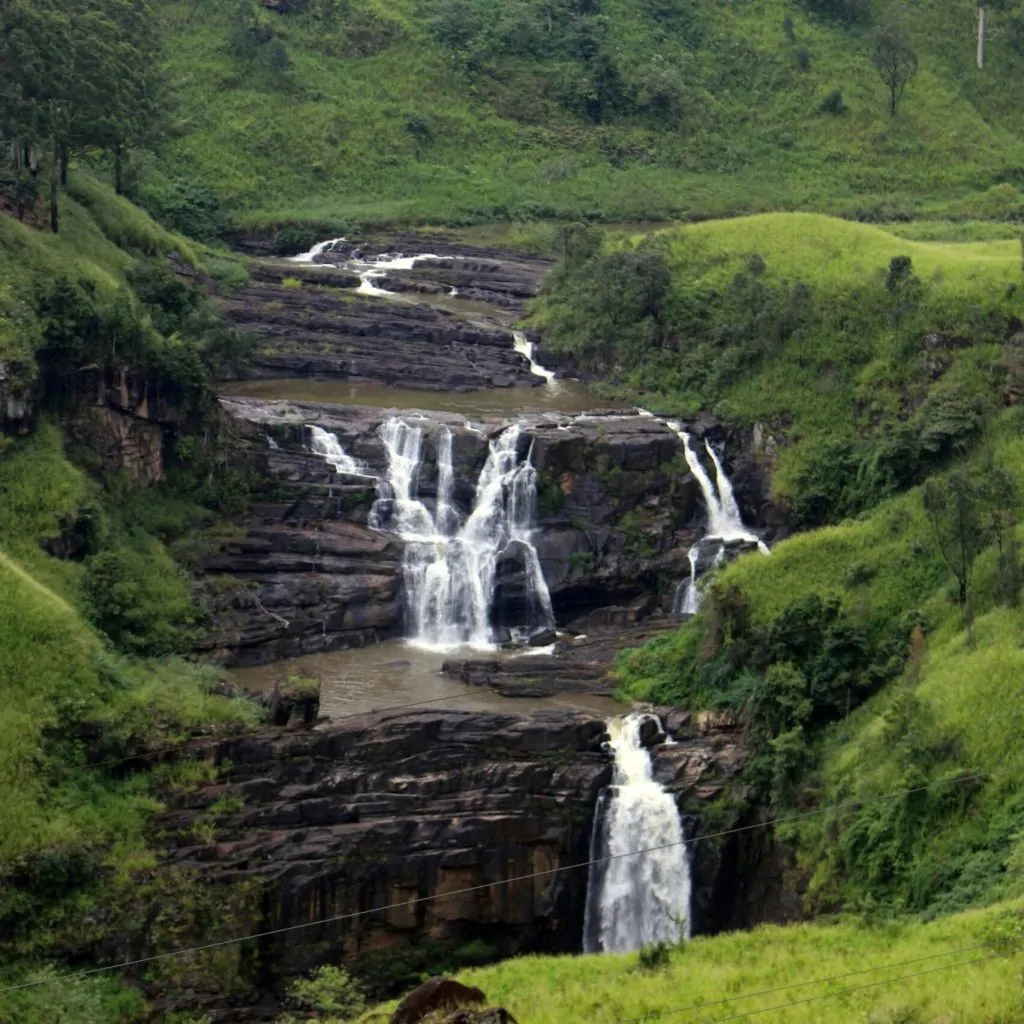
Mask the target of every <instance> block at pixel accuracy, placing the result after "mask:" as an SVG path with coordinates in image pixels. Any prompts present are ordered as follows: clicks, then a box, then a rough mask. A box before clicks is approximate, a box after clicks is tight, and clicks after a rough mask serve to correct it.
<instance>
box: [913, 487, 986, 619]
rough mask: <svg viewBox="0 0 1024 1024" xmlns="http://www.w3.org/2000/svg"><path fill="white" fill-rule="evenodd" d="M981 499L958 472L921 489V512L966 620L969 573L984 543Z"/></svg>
mask: <svg viewBox="0 0 1024 1024" xmlns="http://www.w3.org/2000/svg"><path fill="white" fill-rule="evenodd" d="M983 499H984V494H983V490H982V488H981V487H979V486H978V484H977V482H976V481H974V480H973V479H972V478H971V477H969V476H968V475H967V474H966V473H962V472H955V473H951V474H950V475H949V476H948V477H947V478H946V479H945V481H941V480H929V481H928V482H927V483H926V484H925V486H924V495H923V501H924V510H925V512H926V513H927V514H928V519H929V522H930V523H931V526H932V532H933V534H934V536H935V542H936V545H937V546H938V549H939V554H940V555H941V556H942V560H943V561H944V562H945V563H946V565H947V566H948V568H949V571H950V572H951V573H952V574H953V577H954V578H955V579H956V583H957V603H958V604H959V605H960V607H961V608H963V609H964V610H965V613H968V616H969V611H968V601H969V598H970V584H971V571H972V569H973V567H974V559H975V558H976V557H977V555H978V552H980V551H981V549H982V548H983V547H984V546H985V539H986V538H985V527H984V523H983V519H982V503H983Z"/></svg>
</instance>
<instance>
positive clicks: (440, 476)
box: [370, 417, 554, 649]
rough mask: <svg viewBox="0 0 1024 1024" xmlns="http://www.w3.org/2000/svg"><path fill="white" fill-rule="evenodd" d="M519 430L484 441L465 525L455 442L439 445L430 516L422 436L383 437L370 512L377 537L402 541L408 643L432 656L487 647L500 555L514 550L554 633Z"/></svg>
mask: <svg viewBox="0 0 1024 1024" xmlns="http://www.w3.org/2000/svg"><path fill="white" fill-rule="evenodd" d="M520 433H521V431H520V428H519V426H518V425H513V426H511V427H508V428H507V429H505V430H504V431H503V432H502V433H501V434H500V435H499V436H498V437H496V438H494V439H493V440H492V441H491V442H490V449H489V451H488V455H487V461H486V462H485V463H484V467H483V469H482V470H481V472H480V478H479V480H478V481H477V486H476V497H475V499H474V502H473V510H472V512H471V513H470V515H469V517H468V518H467V519H466V520H465V522H462V521H461V517H460V515H459V511H458V509H457V508H456V507H455V505H454V504H453V501H452V490H453V487H454V469H453V466H452V435H451V431H450V430H449V428H448V427H442V428H441V429H440V430H439V432H438V439H437V500H436V502H435V503H434V510H433V512H431V510H430V509H429V508H428V507H427V505H426V504H424V502H422V501H421V500H420V499H419V498H418V497H417V491H418V476H419V469H420V461H421V457H422V447H423V430H422V428H421V427H418V426H411V425H410V424H408V423H406V422H405V421H404V420H402V419H399V418H397V417H396V418H393V419H390V420H388V421H387V422H386V423H384V424H383V425H382V427H381V429H380V437H381V440H382V441H383V442H384V448H385V451H386V452H387V458H388V472H387V475H386V476H385V477H382V478H381V480H380V482H379V484H378V499H377V501H376V502H375V503H374V506H373V509H372V510H371V512H370V525H371V527H373V528H374V529H378V530H388V531H390V532H393V533H396V534H397V535H398V536H399V537H401V538H402V540H404V541H405V554H404V556H403V563H402V577H403V581H404V586H405V601H406V608H407V613H408V622H407V626H406V634H407V638H408V639H409V640H410V641H412V642H413V643H415V644H418V645H420V646H423V647H429V648H435V649H451V648H455V647H458V646H461V645H468V646H471V647H478V648H483V649H488V648H490V647H492V646H493V631H492V629H491V606H492V603H493V600H494V591H495V585H496V581H497V572H498V564H499V561H500V560H501V558H502V556H504V555H505V554H506V553H508V552H509V551H510V549H513V548H514V549H515V553H516V554H517V555H518V556H519V557H520V559H521V561H522V563H523V572H524V575H525V581H526V588H527V590H528V592H529V594H530V598H531V604H532V605H534V606H535V609H536V619H537V621H536V622H527V623H523V625H524V626H531V625H537V626H541V627H550V626H553V625H554V611H553V609H552V606H551V596H550V594H549V593H548V587H547V583H546V581H545V579H544V573H543V571H542V570H541V565H540V558H539V556H538V555H537V549H536V547H535V546H534V542H533V529H534V520H535V518H536V497H537V473H536V470H535V469H534V468H533V465H532V462H531V457H530V454H527V456H526V458H525V459H523V458H520V456H519V452H518V449H519V436H520Z"/></svg>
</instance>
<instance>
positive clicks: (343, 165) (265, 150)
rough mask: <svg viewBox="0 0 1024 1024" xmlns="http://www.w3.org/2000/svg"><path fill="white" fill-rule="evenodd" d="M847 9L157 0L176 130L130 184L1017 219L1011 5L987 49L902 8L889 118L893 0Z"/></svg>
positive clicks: (241, 206) (180, 199)
mask: <svg viewBox="0 0 1024 1024" xmlns="http://www.w3.org/2000/svg"><path fill="white" fill-rule="evenodd" d="M284 6H285V5H282V7H284ZM832 6H838V5H832ZM858 6H859V7H862V8H863V9H864V17H863V18H862V19H860V20H858V21H857V22H856V23H854V24H852V25H847V24H845V23H844V22H843V21H842V20H840V19H838V18H836V17H831V16H829V15H827V14H820V13H817V12H818V11H819V10H821V9H827V8H828V7H829V4H827V3H810V2H808V3H800V2H798V0H777V2H772V3H762V2H759V0H758V2H755V0H735V2H733V3H730V4H722V3H719V2H717V0H698V2H695V3H691V2H685V3H684V2H682V0H643V2H626V0H521V2H518V3H514V4H513V3H509V4H502V5H494V4H490V3H486V2H485V0H403V2H402V3H398V4H395V3H389V4H384V3H380V2H377V0H305V2H303V3H298V4H290V5H288V8H289V13H287V14H281V13H275V12H273V11H267V10H265V9H263V8H262V7H261V6H260V5H258V4H256V3H254V2H251V0H164V2H163V3H162V4H161V5H160V7H161V11H162V13H163V15H164V17H165V21H166V25H167V28H168V33H169V35H168V46H169V56H170V67H171V74H172V78H173V81H174V82H175V84H176V87H177V93H178V109H179V116H180V120H181V133H180V137H179V138H178V139H177V141H175V142H174V143H173V144H172V145H171V146H170V148H169V151H168V152H167V153H166V154H165V155H164V156H163V157H162V158H161V160H160V162H159V169H158V173H156V174H155V175H150V176H149V177H148V179H147V181H146V184H145V185H144V187H143V189H142V194H143V196H144V197H145V198H146V201H147V203H149V204H150V206H151V207H152V208H153V209H158V210H161V211H162V212H163V213H165V214H166V215H168V216H170V217H171V218H172V220H176V221H177V222H178V223H181V224H182V225H184V224H187V223H193V224H199V223H203V224H204V225H205V227H207V228H209V227H211V225H212V219H211V217H210V216H209V215H210V213H211V211H212V210H213V209H214V208H215V207H216V206H217V205H218V204H219V205H220V206H221V207H222V208H223V210H224V211H226V212H227V213H229V214H230V216H231V219H232V220H234V221H236V222H238V223H243V224H249V225H259V224H272V223H280V222H283V221H288V220H293V219H305V220H312V221H317V222H321V223H323V224H325V225H326V224H333V225H336V226H343V225H344V224H346V223H348V224H351V223H384V222H402V223H424V222H435V223H446V224H461V223H474V222H483V221H488V220H495V219H497V220H504V219H515V218H523V219H536V218H544V217H554V218H566V217H568V218H577V217H580V216H585V217H588V218H594V219H600V220H617V219H618V220H634V219H636V220H639V219H644V220H650V219H660V218H665V217H690V216H698V215H699V216H708V215H723V214H729V213H739V212H745V211H753V210H773V209H774V210H777V209H787V208H788V209H809V210H823V211H828V212H833V213H839V214H842V215H848V216H857V217H867V218H871V219H876V220H877V219H891V218H892V217H893V216H894V215H897V214H915V215H920V214H922V213H929V212H932V213H935V212H938V213H939V214H940V215H941V216H955V217H969V216H973V217H980V218H987V217H998V218H1002V217H1010V216H1015V215H1016V214H1017V213H1018V212H1019V210H1020V195H1019V194H1018V192H1017V191H1016V189H1015V184H1016V183H1017V182H1018V181H1019V178H1020V174H1021V167H1022V166H1024V148H1022V136H1021V134H1020V127H1019V119H1018V118H1017V116H1016V112H1017V111H1018V110H1019V108H1020V105H1021V101H1022V100H1024V57H1022V55H1021V52H1020V51H1019V50H1018V46H1020V45H1022V44H1021V42H1020V39H1021V34H1020V32H1019V30H1018V20H1019V19H1018V15H1017V13H1015V12H1014V11H1013V10H1007V11H1002V12H992V13H991V17H990V23H991V26H992V32H991V39H990V42H989V47H988V53H987V60H986V67H985V70H984V71H983V72H979V71H978V70H977V69H976V67H974V23H975V20H976V17H977V13H976V12H977V7H976V4H975V3H974V0H948V2H945V3H941V4H940V3H925V4H914V5H907V9H906V11H905V14H904V22H905V25H906V28H907V30H908V32H909V33H910V36H911V38H912V40H913V43H914V46H915V47H916V49H917V51H918V53H919V57H920V72H919V74H918V76H917V77H916V78H915V79H914V80H913V81H912V82H911V84H910V86H909V88H908V89H907V93H906V97H905V99H904V102H903V106H902V108H901V112H900V115H899V116H898V117H897V118H891V117H890V116H889V114H888V112H887V110H886V107H885V88H884V86H883V84H882V82H881V80H880V79H879V76H878V74H877V72H876V70H875V68H874V67H873V65H872V63H871V59H870V55H871V52H872V48H873V45H874V44H873V39H874V33H875V31H876V29H877V27H878V25H879V24H880V23H881V22H882V21H883V20H884V18H885V17H886V12H887V10H888V7H887V6H886V5H885V4H884V3H882V2H881V0H878V2H866V3H864V4H862V5H858ZM786 19H789V20H788V21H786ZM836 90H838V91H839V92H841V94H842V98H841V102H839V101H838V98H837V97H835V96H833V99H832V100H831V101H830V103H831V105H830V104H829V103H825V100H826V98H827V97H829V96H830V94H834V92H835V91H836ZM830 111H831V112H830ZM839 111H841V112H839Z"/></svg>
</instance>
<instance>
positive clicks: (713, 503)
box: [640, 409, 771, 615]
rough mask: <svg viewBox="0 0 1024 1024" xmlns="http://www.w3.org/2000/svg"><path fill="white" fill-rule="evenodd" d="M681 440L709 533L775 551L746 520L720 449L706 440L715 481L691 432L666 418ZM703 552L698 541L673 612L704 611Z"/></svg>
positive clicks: (691, 550)
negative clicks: (700, 563) (699, 568)
mask: <svg viewBox="0 0 1024 1024" xmlns="http://www.w3.org/2000/svg"><path fill="white" fill-rule="evenodd" d="M640 413H641V415H647V416H650V415H651V414H650V413H648V412H646V410H643V409H641V410H640ZM662 422H663V423H664V424H665V426H667V427H668V428H669V430H671V431H672V432H673V433H674V434H675V435H676V436H677V437H678V438H679V440H680V441H682V442H683V455H684V456H685V457H686V464H687V466H689V467H690V472H691V473H693V475H694V477H695V478H696V480H697V484H698V486H699V487H700V493H701V495H702V496H703V498H704V507H705V508H706V509H707V511H708V529H707V533H706V534H705V537H704V538H703V539H707V538H708V537H717V538H719V539H721V540H722V541H723V542H727V541H731V540H733V541H734V540H744V541H748V542H750V543H755V544H757V547H758V550H759V551H760V552H761V553H762V554H764V555H769V554H771V551H770V549H769V548H768V545H767V544H765V542H764V541H763V540H761V538H760V537H758V536H757V534H755V533H752V532H751V531H750V530H748V529H747V527H746V526H745V525H744V523H743V516H742V514H741V513H740V507H739V504H738V502H737V501H736V495H735V493H734V492H733V489H732V484H731V483H730V482H729V477H728V476H726V473H725V469H724V468H723V467H722V463H721V461H720V460H719V458H718V453H717V452H716V451H715V449H714V448H712V447H711V445H710V444H709V443H708V442H707V441H706V440H705V442H704V448H705V450H706V451H707V453H708V456H709V457H710V459H711V462H712V464H713V465H714V467H715V481H714V483H712V482H711V477H709V476H708V473H707V470H705V468H704V464H703V463H702V462H701V461H700V458H699V457H698V455H697V453H696V452H695V451H694V450H693V448H692V447H690V435H689V433H687V431H686V430H685V429H683V425H682V424H681V423H679V422H678V421H677V420H663V421H662ZM723 553H724V551H720V552H719V553H718V555H717V556H716V557H715V563H714V564H715V565H719V564H720V563H721V561H722V556H723ZM699 555H700V542H698V543H697V544H695V545H694V546H693V547H692V548H690V551H689V558H690V578H689V579H688V580H683V581H682V583H680V584H679V586H678V587H677V588H676V592H675V597H674V598H673V602H672V612H673V614H675V615H695V614H696V613H697V612H698V611H700V605H701V592H700V589H699V588H698V587H697V564H698V561H699Z"/></svg>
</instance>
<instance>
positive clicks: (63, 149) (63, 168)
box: [60, 142, 71, 188]
mask: <svg viewBox="0 0 1024 1024" xmlns="http://www.w3.org/2000/svg"><path fill="white" fill-rule="evenodd" d="M70 159H71V154H70V152H69V151H68V144H67V143H66V142H62V143H61V145H60V185H61V188H67V187H68V162H69V161H70Z"/></svg>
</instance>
